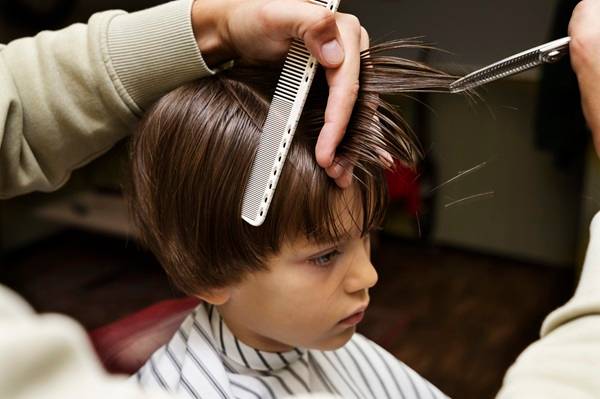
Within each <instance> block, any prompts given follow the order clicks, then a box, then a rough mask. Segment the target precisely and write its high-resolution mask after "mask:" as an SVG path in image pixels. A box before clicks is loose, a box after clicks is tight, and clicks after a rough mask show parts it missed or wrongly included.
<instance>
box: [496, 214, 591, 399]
mask: <svg viewBox="0 0 600 399" xmlns="http://www.w3.org/2000/svg"><path fill="white" fill-rule="evenodd" d="M599 397H600V213H599V214H597V215H596V216H595V217H594V219H593V220H592V223H591V226H590V242H589V244H588V250H587V254H586V260H585V263H584V267H583V272H582V275H581V279H580V281H579V285H578V287H577V291H576V292H575V295H574V296H573V298H572V299H571V300H570V301H569V302H568V303H567V304H566V305H564V306H562V307H561V308H559V309H557V310H555V311H554V312H552V313H551V314H550V315H549V316H548V317H547V318H546V320H545V321H544V324H543V326H542V332H541V338H540V339H539V340H538V341H537V342H535V343H533V344H532V345H531V346H529V347H528V348H527V349H526V350H525V351H524V352H523V353H522V354H521V355H520V356H519V358H518V359H517V361H516V362H515V364H514V365H513V366H512V367H511V368H510V369H509V370H508V373H507V374H506V376H505V379H504V385H503V387H502V389H501V391H500V393H499V394H498V398H501V399H508V398H519V399H520V398H527V399H530V398H531V399H535V398H544V399H551V398H557V399H558V398H569V399H577V398H582V399H583V398H599Z"/></svg>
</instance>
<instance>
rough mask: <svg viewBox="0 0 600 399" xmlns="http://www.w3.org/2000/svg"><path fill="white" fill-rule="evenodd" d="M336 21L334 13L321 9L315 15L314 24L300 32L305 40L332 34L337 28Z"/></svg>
mask: <svg viewBox="0 0 600 399" xmlns="http://www.w3.org/2000/svg"><path fill="white" fill-rule="evenodd" d="M335 25H336V20H335V16H334V14H333V13H331V12H329V11H327V10H326V9H323V8H321V7H319V11H318V12H317V13H315V15H314V19H313V21H312V23H310V24H309V25H307V27H306V29H304V30H303V31H301V32H300V36H301V37H303V38H306V37H307V36H308V37H311V38H312V37H318V36H320V35H322V34H324V33H326V32H330V31H331V30H332V29H333V28H335Z"/></svg>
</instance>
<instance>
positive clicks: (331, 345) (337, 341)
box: [311, 327, 356, 351]
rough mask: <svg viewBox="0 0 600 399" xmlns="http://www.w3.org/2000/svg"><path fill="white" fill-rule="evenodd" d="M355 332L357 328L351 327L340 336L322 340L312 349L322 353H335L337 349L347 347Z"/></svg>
mask: <svg viewBox="0 0 600 399" xmlns="http://www.w3.org/2000/svg"><path fill="white" fill-rule="evenodd" d="M355 332H356V327H349V328H347V329H344V330H343V331H342V332H340V333H339V334H336V335H334V336H332V337H329V338H327V339H324V340H322V341H321V342H319V343H318V344H317V345H315V346H314V347H312V348H311V349H316V350H320V351H334V350H336V349H340V348H341V347H342V346H344V345H346V344H347V343H348V341H350V338H352V335H354V333H355Z"/></svg>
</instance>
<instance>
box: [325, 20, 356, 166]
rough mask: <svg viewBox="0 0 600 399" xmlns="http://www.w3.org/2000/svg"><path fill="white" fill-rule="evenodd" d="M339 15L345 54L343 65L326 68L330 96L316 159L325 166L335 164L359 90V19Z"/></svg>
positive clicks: (339, 26) (339, 27)
mask: <svg viewBox="0 0 600 399" xmlns="http://www.w3.org/2000/svg"><path fill="white" fill-rule="evenodd" d="M336 18H337V22H338V29H339V31H340V35H341V37H342V43H343V45H344V54H345V56H344V62H343V63H342V65H340V66H339V67H338V68H329V69H327V70H326V71H325V76H326V77H327V83H328V84H329V97H328V99H327V107H326V109H325V123H324V125H323V128H322V129H321V132H320V133H319V138H318V140H317V147H316V150H315V151H316V153H315V154H316V158H317V162H318V164H319V165H321V166H322V167H324V168H328V167H329V166H331V165H332V163H333V160H334V157H335V149H336V147H337V146H338V144H339V143H340V141H341V140H342V138H343V136H344V133H345V131H346V127H347V126H348V122H349V120H350V115H351V114H352V109H353V107H354V103H355V101H356V97H357V96H358V90H359V82H358V76H359V72H360V46H361V33H362V32H361V26H360V22H359V21H358V19H357V18H356V17H354V16H352V15H349V14H337V16H336ZM334 178H335V177H334Z"/></svg>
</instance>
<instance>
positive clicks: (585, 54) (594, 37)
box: [569, 0, 600, 155]
mask: <svg viewBox="0 0 600 399" xmlns="http://www.w3.org/2000/svg"><path fill="white" fill-rule="evenodd" d="M569 35H570V36H571V44H570V52H571V64H572V65H573V69H574V70H575V73H576V74H577V80H578V81H579V88H580V91H581V102H582V105H583V112H584V115H585V117H586V119H587V122H588V126H589V127H590V129H591V130H592V135H593V138H594V145H595V147H596V153H598V154H599V155H600V0H583V1H581V2H580V3H579V4H578V5H577V7H575V11H573V16H572V17H571V22H570V23H569Z"/></svg>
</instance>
